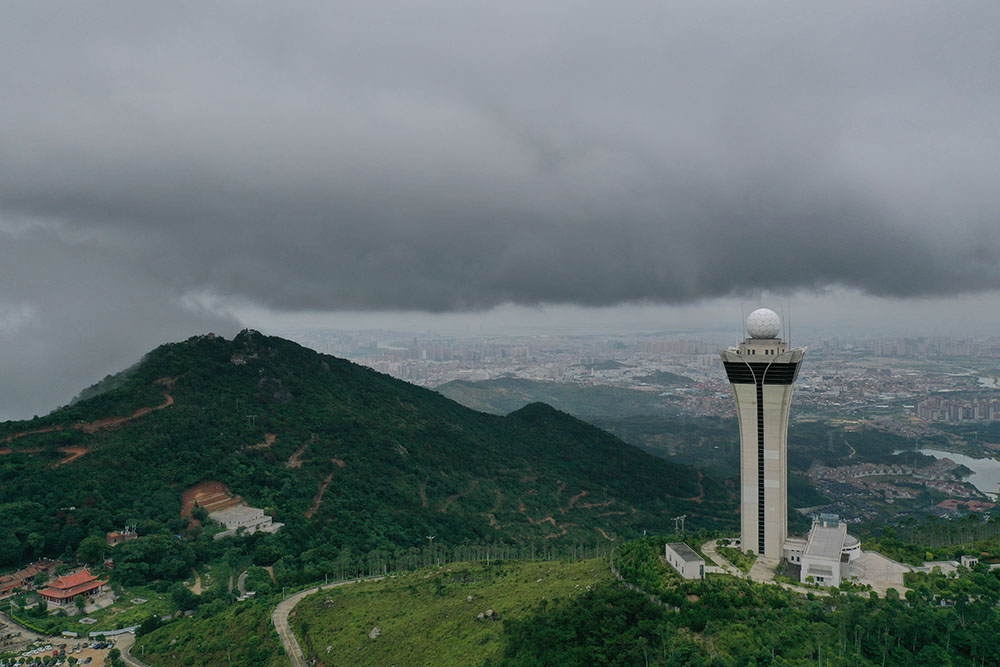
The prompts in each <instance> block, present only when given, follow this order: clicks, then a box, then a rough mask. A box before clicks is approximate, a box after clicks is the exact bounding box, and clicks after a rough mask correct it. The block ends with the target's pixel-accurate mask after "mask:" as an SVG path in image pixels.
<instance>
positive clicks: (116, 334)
mask: <svg viewBox="0 0 1000 667" xmlns="http://www.w3.org/2000/svg"><path fill="white" fill-rule="evenodd" d="M103 245H118V244H116V243H114V242H113V241H107V242H106V243H104V244H98V243H96V242H95V240H94V239H85V238H79V237H77V238H66V237H65V235H61V234H58V233H55V232H53V231H52V230H45V229H29V230H25V229H20V230H18V229H16V228H15V230H14V231H11V229H10V228H9V227H8V228H6V229H5V228H4V226H3V225H0V284H2V285H3V292H2V294H0V370H2V376H0V377H2V380H0V419H7V418H14V417H18V418H25V417H30V416H31V415H33V414H44V413H46V412H48V411H49V410H51V409H52V408H53V407H55V405H57V404H65V403H67V402H69V400H70V399H71V398H72V397H73V396H75V395H76V394H78V393H79V392H80V390H81V389H83V388H84V387H87V386H89V385H91V384H93V383H94V382H96V381H97V380H99V379H101V378H102V377H104V375H106V374H108V373H113V372H117V371H119V370H122V369H124V368H125V367H127V366H129V365H130V364H132V363H134V362H136V361H138V360H139V358H140V357H141V356H142V355H143V354H144V353H146V352H148V351H149V350H150V349H152V348H153V347H155V346H157V345H159V344H161V343H164V342H168V341H173V340H178V339H183V338H187V337H188V336H191V335H193V334H196V333H205V332H208V331H216V332H218V333H220V334H223V333H224V334H226V335H229V334H231V333H232V332H234V331H235V330H236V329H237V328H238V325H237V324H236V323H235V322H234V321H233V320H231V319H229V318H227V317H225V316H220V315H217V314H213V313H207V312H203V311H201V310H199V309H198V308H196V307H193V306H191V305H187V304H185V303H184V302H183V299H182V298H181V296H180V295H179V294H178V293H176V291H172V290H170V289H165V288H164V287H163V286H162V285H159V284H157V283H155V282H153V281H150V280H149V279H145V278H143V277H141V276H136V275H135V274H134V273H131V272H125V271H122V270H121V269H118V268H116V267H114V266H112V265H110V264H109V263H108V262H107V256H106V251H105V249H104V248H103V247H102V246H103Z"/></svg>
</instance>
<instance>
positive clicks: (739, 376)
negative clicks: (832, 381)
mask: <svg viewBox="0 0 1000 667" xmlns="http://www.w3.org/2000/svg"><path fill="white" fill-rule="evenodd" d="M780 331H781V318H779V317H778V314H777V313H775V312H774V311H773V310H769V309H767V308H758V309H757V310H755V311H753V312H752V313H750V316H749V317H748V318H747V338H746V339H745V340H744V341H743V342H742V343H740V345H739V347H731V348H729V349H727V350H723V351H722V362H723V365H724V366H725V369H726V375H727V376H728V377H729V382H730V383H731V384H732V386H733V396H734V398H735V399H736V415H737V417H738V418H739V425H740V538H741V540H742V547H743V549H744V550H745V551H752V552H753V553H755V554H757V555H758V556H762V557H765V558H769V559H775V560H777V559H780V558H781V557H782V554H783V549H784V544H785V538H786V537H787V535H788V414H789V411H790V409H791V405H792V385H793V383H794V382H795V379H796V378H797V377H798V374H799V366H800V364H801V363H802V358H803V357H804V356H805V353H806V350H805V348H794V349H791V350H789V349H788V343H786V342H785V341H784V340H782V339H781V338H779V337H778V335H779V333H780Z"/></svg>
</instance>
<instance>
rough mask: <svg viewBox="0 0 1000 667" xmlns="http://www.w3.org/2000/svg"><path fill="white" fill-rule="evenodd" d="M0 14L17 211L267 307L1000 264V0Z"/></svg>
mask: <svg viewBox="0 0 1000 667" xmlns="http://www.w3.org/2000/svg"><path fill="white" fill-rule="evenodd" d="M668 5H669V3H647V4H631V5H628V6H626V7H613V8H612V7H611V6H609V5H603V4H596V3H595V4H580V3H556V4H547V5H546V4H543V5H542V6H538V4H537V3H525V4H523V5H521V6H516V5H508V4H506V3H505V4H504V5H503V7H502V8H499V7H497V8H494V9H492V10H491V9H487V8H482V7H475V6H474V5H462V4H454V5H449V4H440V3H404V4H401V5H399V6H396V7H394V8H393V7H387V6H380V5H379V4H378V3H376V4H374V5H372V4H369V3H353V4H352V3H334V5H333V6H331V7H322V6H318V5H300V6H287V5H281V6H280V7H279V6H273V7H270V8H267V7H265V6H261V5H252V6H247V5H246V4H243V3H239V4H228V5H227V4H219V5H215V6H214V7H212V8H211V9H207V10H206V9H204V5H200V4H198V5H182V6H180V7H175V6H173V5H171V6H170V7H166V6H163V7H152V6H146V8H145V9H137V8H136V7H134V6H133V7H128V8H123V7H122V6H121V5H118V4H115V5H106V6H104V7H98V6H94V5H90V4H87V5H78V4H67V5H63V6H53V5H45V6H35V5H29V6H25V7H22V8H21V10H20V11H18V10H7V11H6V13H7V14H8V19H10V20H7V21H5V22H4V24H5V27H4V28H2V30H3V31H4V32H5V33H6V34H5V35H4V39H3V44H4V45H5V46H4V47H3V48H4V50H5V51H6V53H5V56H4V60H5V62H7V63H17V65H18V66H17V67H9V68H7V69H6V73H5V74H4V76H3V78H4V79H5V81H4V82H3V83H4V90H5V91H6V95H7V96H8V100H9V102H8V103H7V104H5V105H4V110H3V111H2V118H0V120H2V121H3V122H2V124H0V126H2V127H0V145H2V147H3V158H2V163H0V164H2V167H0V169H2V179H0V197H2V201H3V208H4V211H5V212H6V213H7V214H10V215H19V216H26V217H30V218H37V219H43V220H50V221H56V222H58V223H60V224H63V225H65V226H67V227H69V228H73V229H79V228H100V229H105V230H114V233H118V234H122V235H124V236H125V237H127V238H129V239H132V240H134V241H135V243H134V244H133V245H130V246H129V247H128V248H127V251H121V249H118V250H116V251H115V252H118V254H119V257H118V260H117V261H118V262H119V263H121V264H122V265H123V266H127V267H128V270H130V271H132V272H134V273H136V274H141V275H144V276H147V277H149V278H150V279H151V280H154V281H156V282H158V283H161V284H164V285H169V286H170V287H171V288H173V289H176V290H181V291H184V290H208V291H212V292H215V293H218V294H221V295H232V296H239V297H245V298H248V299H251V300H254V301H257V302H260V303H263V304H266V305H270V306H272V307H279V308H289V309H295V308H318V309H335V308H376V309H378V308H416V309H432V310H448V309H462V308H470V307H485V306H490V305H494V304H497V303H502V302H506V301H514V302H522V303H541V302H571V303H581V304H611V303H617V302H621V301H629V300H642V299H648V300H654V301H665V302H685V301H690V300H695V299H699V298H704V297H710V296H718V295H724V294H729V293H733V292H734V291H739V290H743V289H747V288H785V289H794V288H801V287H805V288H810V287H817V286H825V285H829V284H841V285H847V286H852V287H857V288H859V289H861V290H863V291H867V292H869V293H872V294H882V295H899V296H906V295H923V294H941V293H951V292H962V291H969V290H979V289H984V288H993V287H997V286H998V285H1000V271H998V252H1000V248H998V238H997V228H998V225H997V213H998V210H1000V202H998V196H997V194H996V191H995V187H994V185H993V181H994V179H995V176H994V174H995V172H996V166H997V163H998V159H997V158H998V152H1000V148H998V147H1000V142H998V141H997V139H998V138H1000V137H998V133H997V128H998V121H997V119H998V118H1000V113H998V112H1000V108H998V106H1000V105H998V99H1000V97H998V90H1000V89H998V87H997V86H996V81H998V80H1000V71H998V70H1000V67H998V63H1000V49H998V48H997V40H996V37H995V33H994V26H995V25H997V21H996V19H1000V11H998V9H997V6H996V4H995V3H987V2H983V3H968V4H962V5H950V4H949V5H943V4H940V3H937V4H935V3H925V4H920V3H912V2H906V3H897V4H892V3H886V4H881V5H880V6H879V7H877V8H873V7H871V6H869V3H856V4H854V5H853V6H851V5H850V4H846V3H838V4H837V5H836V6H824V7H817V6H808V5H802V4H800V3H763V4H758V5H755V6H754V7H752V8H749V7H748V8H740V9H736V10H734V9H733V8H732V7H731V4H730V3H724V4H716V5H713V4H711V3H709V4H705V5H700V6H699V8H698V9H692V8H671V7H669V6H668Z"/></svg>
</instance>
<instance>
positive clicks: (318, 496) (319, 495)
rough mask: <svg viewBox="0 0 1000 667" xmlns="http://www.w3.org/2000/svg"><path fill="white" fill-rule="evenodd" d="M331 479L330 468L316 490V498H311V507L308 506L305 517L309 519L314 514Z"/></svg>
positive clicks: (331, 472)
mask: <svg viewBox="0 0 1000 667" xmlns="http://www.w3.org/2000/svg"><path fill="white" fill-rule="evenodd" d="M331 481H333V471H332V470H331V471H330V474H329V475H327V476H326V479H324V480H323V483H322V484H320V485H319V491H317V492H316V498H315V500H313V504H312V507H310V508H309V510H308V511H307V512H306V518H307V519H311V518H312V517H313V515H314V514H316V510H318V509H319V506H320V505H321V504H322V503H323V494H324V493H326V489H327V487H329V486H330V482H331Z"/></svg>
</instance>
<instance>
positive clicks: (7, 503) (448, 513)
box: [0, 331, 737, 570]
mask: <svg viewBox="0 0 1000 667" xmlns="http://www.w3.org/2000/svg"><path fill="white" fill-rule="evenodd" d="M102 383H103V386H102V387H99V388H97V389H95V390H93V391H85V392H84V393H82V394H81V399H80V400H78V401H76V402H74V403H73V404H71V405H69V406H66V407H64V408H60V409H58V410H56V411H54V412H52V413H51V414H49V415H47V416H45V417H42V418H36V419H33V420H30V421H19V422H5V423H3V424H0V565H11V564H15V563H19V562H24V561H25V560H28V559H30V558H33V557H36V556H40V555H51V556H60V555H70V554H72V553H74V551H75V550H76V549H77V546H78V545H79V544H80V542H81V540H83V538H84V537H86V536H88V535H91V534H94V533H97V532H103V531H108V530H112V529H117V528H120V527H121V526H123V525H126V524H136V525H138V526H139V532H140V534H142V533H144V532H146V533H153V532H157V531H161V530H163V529H164V528H167V529H169V530H170V532H173V533H176V534H179V535H182V536H185V537H190V536H193V535H195V534H197V533H198V531H199V530H200V529H199V528H198V527H197V526H195V525H194V524H193V523H189V519H188V518H186V517H182V516H181V511H182V495H183V494H184V493H185V492H188V493H189V498H190V492H191V490H192V489H195V490H197V489H198V488H213V487H214V488H221V485H225V487H228V490H230V491H231V492H232V493H233V494H237V495H239V496H240V497H242V498H243V499H244V500H245V501H246V502H247V503H249V504H251V505H252V506H255V507H262V508H265V509H266V510H267V512H268V513H269V514H271V515H272V516H273V517H274V519H275V521H280V522H284V523H285V524H286V525H285V528H283V529H282V530H281V531H280V532H278V533H277V534H275V535H273V536H271V535H269V536H253V537H252V538H247V539H248V541H250V542H253V544H254V545H255V547H254V557H255V560H257V561H258V562H269V561H271V562H273V561H274V560H275V559H278V558H281V557H283V556H287V555H289V554H301V553H302V552H303V551H306V550H309V549H313V548H318V547H323V548H335V549H340V548H345V547H350V548H352V549H354V550H356V551H361V552H365V551H371V550H373V549H389V548H400V547H411V546H417V545H422V544H426V541H427V540H426V538H427V536H429V535H434V536H436V538H437V539H438V540H439V541H440V542H441V543H443V544H460V543H462V542H464V541H484V540H502V541H513V542H524V541H528V540H539V541H542V542H546V543H558V542H560V541H574V542H589V543H593V542H595V541H600V540H606V539H611V538H619V537H627V536H631V535H635V534H638V533H641V532H642V531H643V530H649V531H651V532H653V531H659V532H663V531H664V530H665V529H667V527H668V526H671V527H672V521H671V517H673V516H675V515H678V514H687V515H688V519H687V525H688V527H689V528H690V527H692V526H693V527H696V528H697V527H706V528H713V527H732V526H734V525H735V523H736V519H737V514H736V507H737V501H736V496H735V492H734V490H733V489H732V488H730V487H728V486H726V485H722V484H718V483H716V482H714V481H712V480H711V479H710V478H708V477H705V476H704V475H702V474H700V473H699V472H698V471H696V470H695V469H693V468H690V467H687V466H683V465H678V464H673V463H670V462H667V461H664V460H662V459H659V458H656V457H654V456H651V455H649V454H646V453H644V452H642V451H640V450H639V449H637V448H635V447H632V446H630V445H627V444H625V443H624V442H622V441H621V440H618V439H617V438H615V437H614V436H612V435H610V434H608V433H606V432H604V431H601V430H600V429H598V428H596V427H593V426H591V425H589V424H587V423H584V422H582V421H579V420H577V419H575V418H573V417H571V416H569V415H567V414H565V413H563V412H559V411H558V410H555V409H554V408H551V407H549V406H547V405H542V404H537V403H535V404H530V405H527V406H525V407H523V408H521V409H520V410H517V411H516V412H514V413H512V414H509V415H507V416H496V415H489V414H484V413H481V412H476V411H474V410H471V409H468V408H466V407H463V406H461V405H459V404H458V403H456V402H454V401H452V400H450V399H448V398H446V397H444V396H442V395H441V394H438V393H437V392H434V391H430V390H426V389H422V388H419V387H415V386H413V385H410V384H408V383H405V382H402V381H400V380H395V379H393V378H391V377H388V376H385V375H381V374H379V373H376V372H374V371H372V370H370V369H367V368H364V367H361V366H358V365H356V364H353V363H351V362H348V361H345V360H342V359H338V358H335V357H330V356H326V355H321V354H318V353H316V352H313V351H311V350H308V349H305V348H303V347H300V346H299V345H296V344H295V343H292V342H290V341H287V340H282V339H280V338H273V337H267V336H264V335H261V334H259V333H256V332H253V331H244V332H242V333H240V334H239V335H238V336H237V337H236V338H235V339H233V340H231V341H230V340H225V339H223V338H220V337H217V336H213V335H207V336H200V337H196V338H192V339H190V340H188V341H185V342H183V343H175V344H168V345H163V346H161V347H159V348H157V349H156V350H154V351H152V352H151V353H149V354H148V355H147V356H146V357H145V358H144V359H143V360H142V361H141V362H140V363H138V364H136V365H135V366H133V367H132V368H130V369H129V370H128V371H127V372H124V373H123V374H121V375H120V376H116V377H115V378H112V379H105V380H104V381H102ZM100 389H104V391H100ZM198 485H202V486H198ZM189 509H190V508H189ZM196 516H198V514H197V512H196ZM165 558H166V557H165ZM174 565H177V567H175V568H173V569H174V570H182V569H183V567H182V565H183V564H177V563H174ZM163 566H164V567H165V568H167V569H169V568H170V563H164V564H163Z"/></svg>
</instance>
